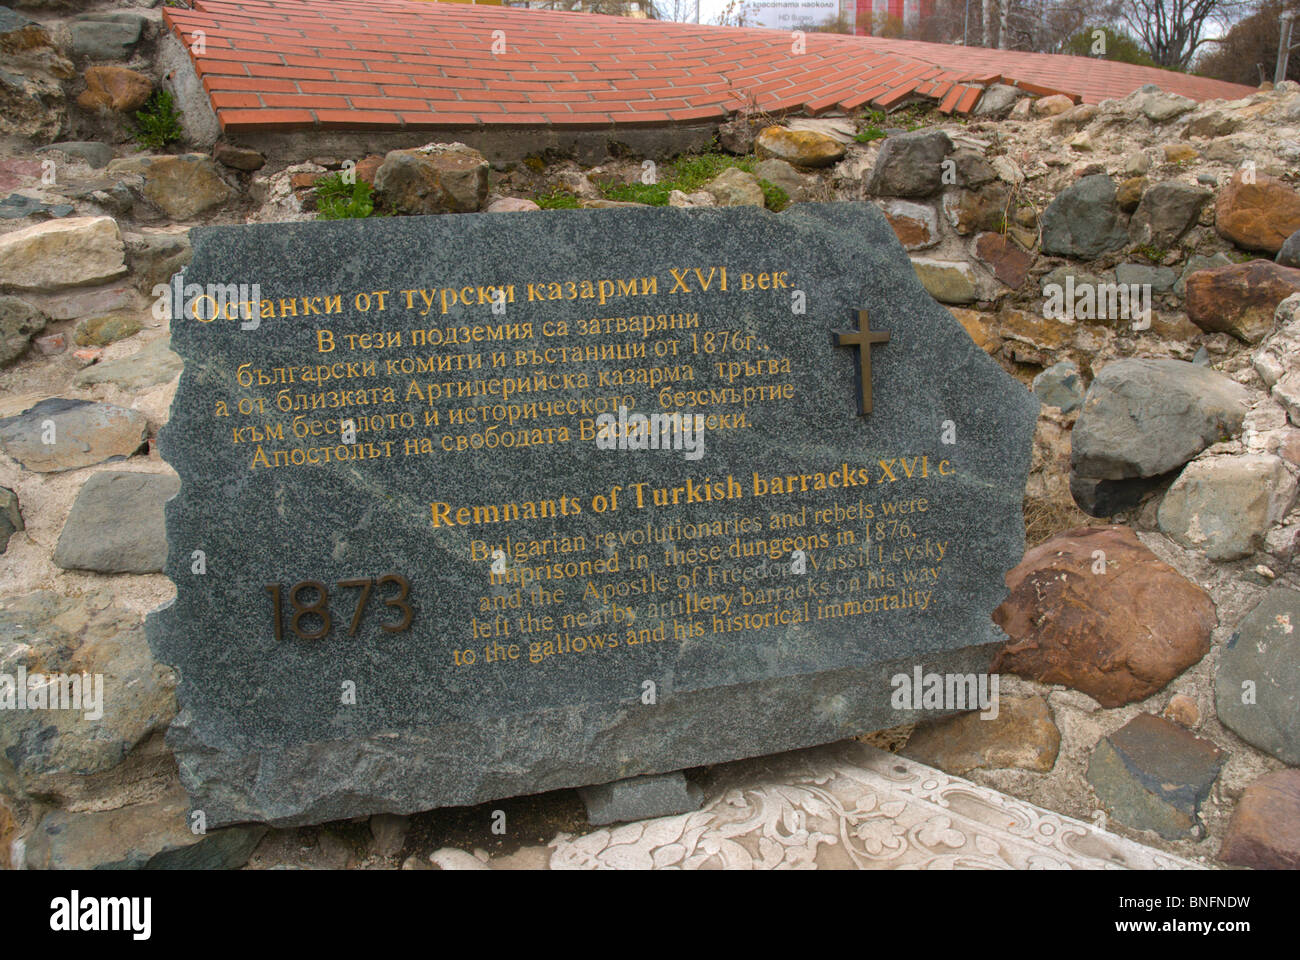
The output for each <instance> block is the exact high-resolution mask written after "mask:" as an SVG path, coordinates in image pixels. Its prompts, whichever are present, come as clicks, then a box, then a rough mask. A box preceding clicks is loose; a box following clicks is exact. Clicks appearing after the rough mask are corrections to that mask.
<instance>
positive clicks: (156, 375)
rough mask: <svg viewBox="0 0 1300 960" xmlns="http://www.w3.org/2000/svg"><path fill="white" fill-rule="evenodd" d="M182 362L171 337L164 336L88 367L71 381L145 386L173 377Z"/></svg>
mask: <svg viewBox="0 0 1300 960" xmlns="http://www.w3.org/2000/svg"><path fill="white" fill-rule="evenodd" d="M182 366H183V365H182V363H181V358H180V357H178V356H177V355H176V354H175V353H173V352H172V351H171V340H170V339H169V338H167V337H163V338H162V339H160V340H155V341H154V342H153V343H151V344H149V346H147V347H145V348H144V349H143V350H141V351H140V352H139V353H133V354H132V355H131V356H129V357H123V358H122V359H120V360H108V361H105V362H103V363H96V364H93V365H91V366H89V367H86V368H85V369H84V370H82V371H81V372H79V373H78V374H77V375H76V376H75V377H73V378H72V385H73V386H74V387H91V386H95V385H96V384H100V383H111V384H113V385H114V386H116V387H120V388H121V389H123V390H143V389H145V388H146V387H153V386H157V385H158V384H160V383H166V382H167V381H169V380H171V379H172V378H174V377H175V376H176V375H177V374H179V373H180V372H181V367H182Z"/></svg>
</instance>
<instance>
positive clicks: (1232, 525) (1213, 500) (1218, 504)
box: [1159, 454, 1296, 560]
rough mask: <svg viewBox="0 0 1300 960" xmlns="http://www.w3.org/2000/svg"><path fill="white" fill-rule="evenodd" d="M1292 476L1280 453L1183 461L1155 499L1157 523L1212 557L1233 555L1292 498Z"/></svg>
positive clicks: (1255, 541) (1251, 543)
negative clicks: (1165, 490)
mask: <svg viewBox="0 0 1300 960" xmlns="http://www.w3.org/2000/svg"><path fill="white" fill-rule="evenodd" d="M1295 495H1296V482H1295V480H1294V479H1293V478H1292V476H1291V474H1290V472H1289V471H1288V470H1287V469H1286V467H1285V466H1284V465H1283V462H1282V460H1281V458H1280V457H1275V456H1272V455H1263V454H1258V455H1250V456H1242V457H1210V458H1208V459H1205V460H1197V461H1195V462H1193V463H1190V464H1188V465H1187V467H1186V468H1185V469H1184V470H1183V472H1182V473H1181V474H1180V475H1179V477H1178V479H1177V480H1176V481H1174V485H1173V486H1172V487H1170V488H1169V492H1168V493H1167V494H1165V498H1164V500H1162V501H1161V503H1160V512H1159V523H1160V529H1161V531H1163V532H1164V533H1165V534H1167V535H1168V536H1170V537H1172V538H1173V539H1174V540H1176V541H1178V542H1179V543H1181V544H1182V545H1183V546H1185V547H1188V548H1189V549H1194V550H1202V551H1204V552H1205V555H1206V556H1207V557H1209V558H1210V559H1211V560H1236V559H1239V558H1241V557H1246V556H1249V555H1250V554H1252V553H1254V552H1255V551H1256V550H1258V549H1260V548H1261V547H1263V545H1264V534H1265V533H1267V532H1268V529H1269V527H1271V526H1272V525H1273V524H1275V523H1277V522H1278V521H1279V520H1281V519H1282V518H1283V517H1284V516H1286V513H1287V511H1288V510H1290V509H1291V505H1292V504H1293V503H1294V502H1295Z"/></svg>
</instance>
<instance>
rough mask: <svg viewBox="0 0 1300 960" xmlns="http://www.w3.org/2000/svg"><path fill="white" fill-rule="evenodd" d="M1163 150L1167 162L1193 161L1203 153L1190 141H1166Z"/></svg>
mask: <svg viewBox="0 0 1300 960" xmlns="http://www.w3.org/2000/svg"><path fill="white" fill-rule="evenodd" d="M1161 150H1162V151H1163V152H1164V155H1165V163H1191V162H1192V161H1193V160H1195V159H1196V158H1197V157H1199V156H1200V155H1201V152H1200V151H1199V150H1197V149H1196V148H1195V147H1194V146H1192V145H1191V144H1190V143H1166V144H1165V145H1164V146H1163V147H1162V148H1161Z"/></svg>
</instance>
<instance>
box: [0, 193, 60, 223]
mask: <svg viewBox="0 0 1300 960" xmlns="http://www.w3.org/2000/svg"><path fill="white" fill-rule="evenodd" d="M72 211H73V207H72V205H71V204H67V203H46V202H45V201H44V200H37V199H36V198H35V197H28V196H26V195H24V194H21V193H11V194H10V195H9V196H7V197H5V198H4V199H3V200H0V220H22V219H23V218H24V217H66V216H67V215H68V214H70V213H72Z"/></svg>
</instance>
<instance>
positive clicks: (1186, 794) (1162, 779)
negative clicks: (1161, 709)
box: [1088, 713, 1225, 840]
mask: <svg viewBox="0 0 1300 960" xmlns="http://www.w3.org/2000/svg"><path fill="white" fill-rule="evenodd" d="M1224 759H1225V755H1224V753H1223V751H1222V750H1220V749H1219V748H1218V747H1216V746H1215V745H1214V744H1212V743H1211V742H1210V741H1208V740H1203V739H1201V738H1200V737H1197V736H1194V735H1192V734H1190V733H1188V732H1187V731H1186V730H1184V729H1182V728H1181V727H1179V726H1177V725H1175V724H1173V723H1170V722H1169V721H1168V720H1165V719H1163V718H1161V717H1155V716H1152V715H1151V714H1149V713H1140V714H1138V715H1137V716H1136V717H1134V718H1133V719H1132V720H1130V721H1129V722H1128V723H1127V724H1125V725H1124V726H1123V727H1121V728H1120V729H1119V730H1116V731H1115V732H1114V733H1112V734H1111V735H1110V736H1109V737H1107V738H1105V739H1104V740H1102V741H1101V742H1100V743H1099V744H1097V746H1096V748H1095V749H1094V750H1093V753H1092V759H1091V760H1089V762H1088V782H1089V783H1090V784H1092V788H1093V790H1094V791H1095V792H1096V794H1097V800H1098V801H1099V802H1100V803H1101V805H1102V808H1103V809H1104V810H1106V811H1107V812H1108V813H1110V815H1111V816H1113V817H1114V818H1115V819H1116V820H1118V821H1119V822H1120V823H1122V824H1124V825H1125V826H1129V827H1133V828H1134V829H1137V830H1154V831H1155V832H1156V833H1158V834H1160V836H1162V837H1164V838H1165V839H1166V840H1186V839H1188V837H1189V834H1193V835H1195V836H1198V837H1199V836H1203V835H1204V830H1205V828H1204V826H1203V825H1202V824H1201V822H1200V819H1199V817H1198V814H1199V812H1200V808H1201V804H1202V803H1203V802H1204V801H1205V798H1206V797H1208V796H1209V795H1210V788H1211V787H1212V786H1214V781H1215V779H1216V778H1217V777H1218V776H1219V769H1220V768H1221V767H1222V766H1223V761H1224Z"/></svg>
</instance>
